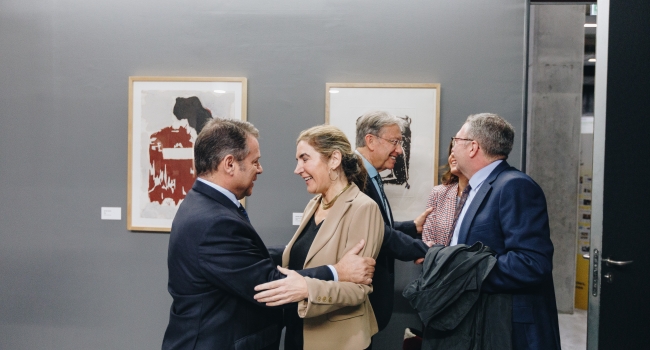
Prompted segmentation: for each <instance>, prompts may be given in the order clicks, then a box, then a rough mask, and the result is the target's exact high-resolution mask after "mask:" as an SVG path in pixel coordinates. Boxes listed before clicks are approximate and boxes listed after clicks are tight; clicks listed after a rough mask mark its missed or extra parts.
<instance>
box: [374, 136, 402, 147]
mask: <svg viewBox="0 0 650 350" xmlns="http://www.w3.org/2000/svg"><path fill="white" fill-rule="evenodd" d="M372 136H374V137H377V138H380V139H382V140H384V141H387V142H390V143H391V144H392V145H393V146H395V147H397V145H399V146H400V147H404V140H396V139H392V140H389V139H385V138H383V137H380V136H377V135H372Z"/></svg>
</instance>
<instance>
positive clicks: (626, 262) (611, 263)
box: [582, 254, 634, 266]
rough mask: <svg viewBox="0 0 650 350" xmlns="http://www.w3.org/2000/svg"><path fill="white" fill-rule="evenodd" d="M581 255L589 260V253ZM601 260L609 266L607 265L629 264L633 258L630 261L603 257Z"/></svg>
mask: <svg viewBox="0 0 650 350" xmlns="http://www.w3.org/2000/svg"><path fill="white" fill-rule="evenodd" d="M582 257H583V258H584V259H587V260H589V254H583V255H582ZM603 262H604V263H605V264H607V266H609V265H615V266H625V265H629V264H631V263H633V262H634V261H633V260H630V261H616V260H610V259H607V258H605V259H603Z"/></svg>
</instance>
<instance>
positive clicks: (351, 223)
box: [282, 125, 384, 350]
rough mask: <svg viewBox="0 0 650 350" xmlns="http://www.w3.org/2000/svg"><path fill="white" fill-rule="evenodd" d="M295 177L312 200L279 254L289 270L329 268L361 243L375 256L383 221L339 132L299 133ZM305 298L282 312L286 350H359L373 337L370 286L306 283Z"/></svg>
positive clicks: (362, 171)
mask: <svg viewBox="0 0 650 350" xmlns="http://www.w3.org/2000/svg"><path fill="white" fill-rule="evenodd" d="M296 148H297V151H296V160H297V162H298V164H297V166H296V169H295V171H294V173H296V174H298V175H300V176H301V177H302V178H303V179H304V180H305V184H306V185H307V191H309V192H310V193H313V194H316V196H315V197H314V198H313V199H312V200H311V201H310V202H309V204H308V205H307V208H305V211H304V213H303V217H302V222H301V223H300V226H299V227H298V230H297V231H296V233H295V234H294V236H293V238H292V239H291V241H290V242H289V244H288V245H287V247H286V249H285V250H284V254H283V256H282V265H283V266H284V267H288V268H290V269H303V268H309V267H316V266H323V265H328V264H329V265H332V264H335V263H336V262H338V261H339V260H340V259H341V258H342V257H343V255H344V254H345V253H346V252H347V251H348V250H350V249H351V248H352V247H353V246H355V245H356V244H357V243H358V242H359V241H360V240H361V239H363V240H365V242H366V243H365V246H364V248H363V250H362V251H361V253H360V254H361V255H363V256H368V257H372V258H377V255H378V254H379V249H380V248H381V243H382V240H383V235H384V223H383V219H382V217H381V212H380V211H379V207H377V204H376V203H375V202H374V201H373V200H372V199H371V198H370V197H368V196H366V195H365V194H363V192H362V191H360V190H359V188H360V187H361V188H363V186H364V185H365V180H366V171H365V168H364V167H363V163H362V161H361V159H360V158H359V157H358V156H357V155H356V154H355V153H354V152H353V151H352V148H351V146H350V143H349V141H348V140H347V138H346V137H345V134H343V132H342V131H341V130H339V129H338V128H336V127H333V126H329V125H320V126H315V127H313V128H311V129H308V130H305V131H303V132H302V133H301V134H300V136H299V137H298V140H297V146H296ZM305 279H306V281H307V288H308V289H309V297H308V298H307V299H305V300H303V301H301V302H298V305H297V310H296V309H286V310H285V323H286V326H287V333H286V336H285V350H289V349H291V350H293V349H303V348H304V349H310V350H311V349H354V350H359V349H365V348H367V347H368V346H369V345H370V337H371V336H372V335H373V334H375V333H377V321H376V320H375V314H374V312H373V310H372V306H371V305H370V302H369V301H368V294H369V293H371V292H372V286H367V285H360V284H354V283H350V282H333V281H320V280H316V279H310V278H308V277H306V278H305Z"/></svg>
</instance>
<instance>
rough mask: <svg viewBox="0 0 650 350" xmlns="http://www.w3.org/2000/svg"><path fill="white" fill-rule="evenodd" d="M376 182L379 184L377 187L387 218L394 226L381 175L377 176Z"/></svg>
mask: <svg viewBox="0 0 650 350" xmlns="http://www.w3.org/2000/svg"><path fill="white" fill-rule="evenodd" d="M374 179H375V181H376V182H377V185H379V194H380V195H381V201H382V202H383V204H384V210H385V211H386V216H387V217H388V220H389V221H390V222H391V223H390V224H391V226H392V225H393V222H392V218H391V213H390V208H389V207H388V198H386V192H384V183H383V182H381V175H379V174H377V175H375V177H374Z"/></svg>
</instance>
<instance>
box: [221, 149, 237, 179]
mask: <svg viewBox="0 0 650 350" xmlns="http://www.w3.org/2000/svg"><path fill="white" fill-rule="evenodd" d="M219 167H221V168H222V169H223V171H224V173H226V174H228V175H235V157H234V156H233V155H232V154H229V155H227V156H226V157H225V158H223V160H222V161H221V163H220V164H219Z"/></svg>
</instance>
